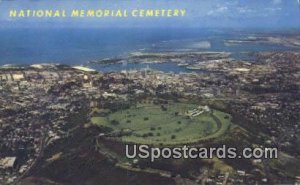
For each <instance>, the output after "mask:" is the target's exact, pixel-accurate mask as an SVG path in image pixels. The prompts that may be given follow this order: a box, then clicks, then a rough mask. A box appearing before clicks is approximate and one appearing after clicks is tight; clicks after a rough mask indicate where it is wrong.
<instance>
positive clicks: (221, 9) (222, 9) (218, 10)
mask: <svg viewBox="0 0 300 185" xmlns="http://www.w3.org/2000/svg"><path fill="white" fill-rule="evenodd" d="M227 11H228V7H227V6H218V7H217V8H216V9H215V10H210V11H209V12H207V15H217V14H221V13H225V12H227Z"/></svg>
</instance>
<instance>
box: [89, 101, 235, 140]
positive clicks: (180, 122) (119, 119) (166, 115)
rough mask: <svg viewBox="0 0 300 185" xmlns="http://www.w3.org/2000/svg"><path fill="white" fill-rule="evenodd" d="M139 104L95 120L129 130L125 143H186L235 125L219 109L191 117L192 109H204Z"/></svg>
mask: <svg viewBox="0 0 300 185" xmlns="http://www.w3.org/2000/svg"><path fill="white" fill-rule="evenodd" d="M163 106H164V107H162V105H154V104H138V105H137V106H132V107H131V108H129V109H126V110H121V111H118V112H114V113H111V114H109V115H108V116H107V117H93V118H92V123H93V124H96V125H99V126H105V127H110V128H112V129H113V132H115V133H117V132H120V131H126V133H127V134H125V135H122V136H120V138H121V140H122V141H124V142H134V143H140V144H160V143H162V144H183V143H193V142H197V141H201V140H206V139H211V138H215V137H219V136H221V135H222V134H224V132H226V130H227V129H228V127H229V125H230V124H231V116H230V115H229V114H226V113H224V112H220V111H217V110H210V111H204V112H203V113H201V114H199V115H197V114H196V115H193V116H188V115H187V113H188V111H190V112H193V110H194V111H195V110H196V112H198V113H199V112H200V110H201V108H200V109H199V108H198V105H195V104H185V103H169V104H166V105H163Z"/></svg>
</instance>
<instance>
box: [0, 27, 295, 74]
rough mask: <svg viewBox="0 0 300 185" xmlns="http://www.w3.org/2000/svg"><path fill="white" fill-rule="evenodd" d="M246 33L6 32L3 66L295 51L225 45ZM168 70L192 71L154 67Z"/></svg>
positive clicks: (0, 40)
mask: <svg viewBox="0 0 300 185" xmlns="http://www.w3.org/2000/svg"><path fill="white" fill-rule="evenodd" d="M242 34H248V33H243V32H236V31H232V30H212V29H200V28H194V29H171V28H169V29H157V28H156V29H154V28H152V29H151V28H131V29H122V28H116V29H108V28H106V29H105V28H103V29H102V28H98V29H87V28H86V29H84V28H83V29H75V28H73V29H72V28H61V29H59V28H50V29H46V28H41V29H37V28H32V29H31V28H27V29H0V65H4V64H18V65H23V64H25V65H27V64H33V63H63V64H69V65H86V64H87V62H88V61H91V60H99V59H103V58H114V57H122V56H126V55H128V54H129V53H131V52H136V51H144V52H164V51H228V52H232V53H233V56H234V57H236V58H240V59H247V53H248V52H253V51H285V50H294V49H293V48H288V47H283V46H279V45H267V44H242V45H236V46H229V47H228V46H225V45H224V40H226V39H232V38H238V37H240V36H241V35H242ZM92 67H94V68H96V69H97V70H100V71H105V72H108V71H120V70H122V69H140V68H144V67H145V65H144V64H127V65H124V64H113V65H92ZM149 67H151V68H155V69H159V70H162V71H174V72H186V69H185V68H183V67H178V66H177V65H176V64H172V63H165V64H150V65H149Z"/></svg>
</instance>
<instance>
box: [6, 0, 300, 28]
mask: <svg viewBox="0 0 300 185" xmlns="http://www.w3.org/2000/svg"><path fill="white" fill-rule="evenodd" d="M90 8H94V9H118V8H121V9H128V10H130V9H134V8H145V9H146V8H163V9H172V8H180V9H186V11H187V14H186V16H185V17H181V18H132V17H131V18H104V19H103V18H102V19H99V18H94V19H92V18H85V19H74V18H73V19H72V18H55V19H54V18H43V19H35V18H30V19H28V18H21V19H12V18H9V17H8V10H9V9H67V10H68V9H90ZM25 26H30V27H33V26H39V27H41V26H45V27H48V26H51V27H55V26H58V27H156V26H159V27H205V28H207V27H213V28H218V27H222V28H223V27H229V28H230V27H243V28H248V27H251V28H252V27H254V28H256V27H263V28H282V27H287V28H300V3H299V2H298V0H0V28H5V27H25Z"/></svg>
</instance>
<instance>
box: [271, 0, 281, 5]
mask: <svg viewBox="0 0 300 185" xmlns="http://www.w3.org/2000/svg"><path fill="white" fill-rule="evenodd" d="M281 3H282V0H273V4H275V5H278V4H281Z"/></svg>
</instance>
